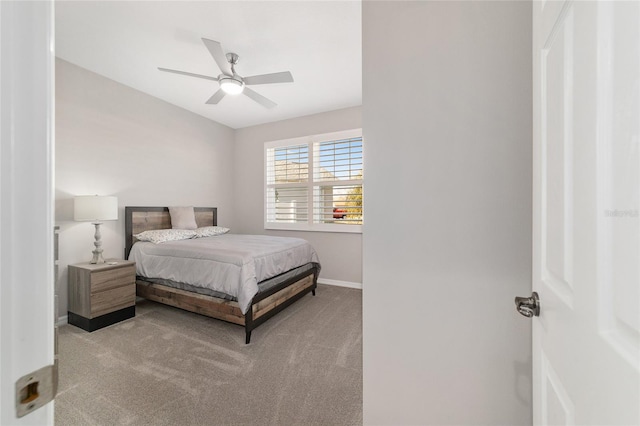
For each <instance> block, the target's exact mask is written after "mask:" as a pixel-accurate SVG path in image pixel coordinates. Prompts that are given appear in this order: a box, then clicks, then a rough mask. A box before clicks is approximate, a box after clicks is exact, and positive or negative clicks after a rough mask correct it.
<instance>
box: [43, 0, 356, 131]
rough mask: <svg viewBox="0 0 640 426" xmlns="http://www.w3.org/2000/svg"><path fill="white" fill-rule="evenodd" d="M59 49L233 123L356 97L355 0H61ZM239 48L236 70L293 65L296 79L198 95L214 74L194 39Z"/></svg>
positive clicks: (210, 86)
mask: <svg viewBox="0 0 640 426" xmlns="http://www.w3.org/2000/svg"><path fill="white" fill-rule="evenodd" d="M55 9H56V22H55V25H56V56H57V57H59V58H62V59H64V60H66V61H69V62H71V63H73V64H76V65H78V66H80V67H83V68H86V69H88V70H90V71H93V72H96V73H98V74H101V75H103V76H105V77H108V78H110V79H112V80H115V81H117V82H119V83H122V84H124V85H127V86H130V87H133V88H134V89H137V90H140V91H142V92H145V93H148V94H150V95H152V96H155V97H157V98H160V99H163V100H165V101H167V102H170V103H172V104H175V105H177V106H180V107H182V108H184V109H187V110H189V111H192V112H194V113H196V114H199V115H202V116H204V117H207V118H209V119H211V120H214V121H217V122H219V123H222V124H225V125H227V126H229V127H232V128H234V129H238V128H242V127H247V126H252V125H256V124H262V123H268V122H272V121H279V120H284V119H287V118H292V117H299V116H304V115H309V114H314V113H318V112H324V111H331V110H335V109H340V108H346V107H351V106H356V105H361V104H362V49H361V4H360V2H359V1H276V2H267V1H252V2H248V1H195V2H190V1H189V2H187V1H170V2H169V1H135V2H134V1H125V2H120V1H80V2H75V1H73V2H72V1H58V2H56V6H55ZM203 37H204V38H209V39H212V40H217V41H219V42H220V43H222V47H223V49H224V51H225V52H235V53H237V54H238V55H240V61H239V63H238V65H237V66H236V72H237V73H238V74H240V75H242V76H250V75H256V74H267V73H273V72H279V71H291V73H292V74H293V78H294V80H295V81H294V82H293V83H281V84H271V85H259V86H252V89H254V90H255V91H256V92H258V93H260V94H261V95H263V96H266V97H267V98H269V99H271V100H272V101H274V102H276V103H277V104H278V106H277V107H275V108H273V109H267V108H264V107H263V106H261V105H259V104H257V103H256V102H254V101H253V100H251V99H249V98H248V97H246V96H244V95H240V96H226V97H225V98H224V99H223V100H222V101H220V103H219V104H218V105H207V104H205V102H206V101H207V99H209V97H210V96H211V95H212V94H213V93H214V92H215V91H216V90H218V83H217V82H215V81H209V80H204V79H199V78H193V77H187V76H182V75H176V74H170V73H164V72H160V71H158V70H157V67H165V68H172V69H178V70H183V71H189V72H193V73H197V74H204V75H210V76H218V75H219V74H220V70H219V69H218V67H217V65H216V63H215V61H214V60H213V58H212V57H211V55H210V54H209V52H208V51H207V49H206V47H205V46H204V44H203V43H202V41H201V40H200V39H201V38H203Z"/></svg>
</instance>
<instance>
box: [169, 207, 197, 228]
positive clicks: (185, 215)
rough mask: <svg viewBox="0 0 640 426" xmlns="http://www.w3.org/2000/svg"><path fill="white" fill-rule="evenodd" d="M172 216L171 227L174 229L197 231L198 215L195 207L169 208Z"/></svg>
mask: <svg viewBox="0 0 640 426" xmlns="http://www.w3.org/2000/svg"><path fill="white" fill-rule="evenodd" d="M169 214H170V215H171V227H172V228H173V229H196V228H197V227H198V225H197V224H196V214H195V213H194V212H193V206H189V207H169Z"/></svg>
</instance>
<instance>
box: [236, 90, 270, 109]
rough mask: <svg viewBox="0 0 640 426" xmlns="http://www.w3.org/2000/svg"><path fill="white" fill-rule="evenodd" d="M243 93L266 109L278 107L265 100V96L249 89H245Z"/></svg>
mask: <svg viewBox="0 0 640 426" xmlns="http://www.w3.org/2000/svg"><path fill="white" fill-rule="evenodd" d="M242 93H244V94H245V95H247V96H248V97H250V98H251V99H253V100H254V101H256V102H257V103H259V104H260V105H262V106H263V107H265V108H273V107H275V106H277V105H278V104H277V103H275V102H273V101H271V100H269V99H267V98H265V97H264V96H262V95H261V94H259V93H257V92H254V91H253V90H251V89H249V88H248V87H245V88H244V91H243V92H242Z"/></svg>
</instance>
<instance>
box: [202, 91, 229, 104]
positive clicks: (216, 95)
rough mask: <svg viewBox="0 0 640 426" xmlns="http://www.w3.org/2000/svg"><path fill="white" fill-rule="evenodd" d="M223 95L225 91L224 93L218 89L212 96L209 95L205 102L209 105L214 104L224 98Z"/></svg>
mask: <svg viewBox="0 0 640 426" xmlns="http://www.w3.org/2000/svg"><path fill="white" fill-rule="evenodd" d="M224 95H226V93H224V91H223V90H222V89H218V91H217V92H216V93H214V94H213V96H211V97H210V98H209V100H208V101H207V102H206V103H208V104H210V105H215V104H217V103H218V102H220V101H221V100H222V98H224Z"/></svg>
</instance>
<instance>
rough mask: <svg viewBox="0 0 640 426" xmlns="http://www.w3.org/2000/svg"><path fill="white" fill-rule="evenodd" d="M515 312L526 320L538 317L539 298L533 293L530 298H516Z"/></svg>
mask: <svg viewBox="0 0 640 426" xmlns="http://www.w3.org/2000/svg"><path fill="white" fill-rule="evenodd" d="M516 310H517V311H518V313H520V315H524V316H525V317H527V318H532V317H537V316H540V298H538V293H536V292H535V291H534V292H533V293H531V297H516Z"/></svg>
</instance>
